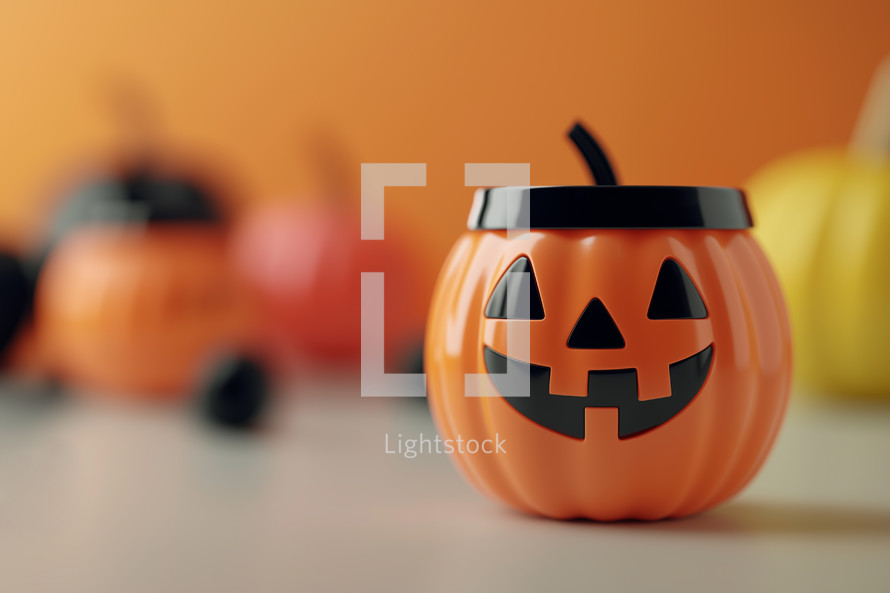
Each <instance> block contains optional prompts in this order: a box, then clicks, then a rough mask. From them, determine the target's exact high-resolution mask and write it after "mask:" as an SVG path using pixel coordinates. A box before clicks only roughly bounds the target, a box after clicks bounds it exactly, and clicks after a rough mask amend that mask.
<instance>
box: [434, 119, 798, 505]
mask: <svg viewBox="0 0 890 593" xmlns="http://www.w3.org/2000/svg"><path fill="white" fill-rule="evenodd" d="M580 130H581V129H580V128H577V127H576V129H575V130H574V135H575V137H579V138H580V137H585V135H584V134H582V133H579V131H580ZM586 138H587V141H586V143H580V144H579V145H580V146H582V149H583V150H584V151H585V153H586V156H587V158H588V162H589V163H591V165H592V167H591V169H592V170H593V171H594V176H595V178H596V179H598V180H600V181H604V180H605V181H606V183H607V184H608V185H599V186H584V187H545V188H495V189H491V190H480V191H479V192H477V194H476V199H475V204H474V207H473V213H474V214H473V215H472V216H471V223H470V230H469V231H468V232H467V233H466V234H464V236H463V237H461V238H460V239H459V240H458V242H457V244H456V245H455V247H454V249H453V250H452V252H451V254H450V256H449V257H448V259H447V261H446V263H445V264H444V267H443V270H442V273H441V276H440V278H439V282H438V285H437V288H436V293H435V297H434V300H433V304H432V310H431V314H430V319H429V324H428V327H427V341H426V361H425V362H426V369H427V373H428V391H429V398H430V406H431V410H432V412H433V415H434V418H435V421H436V424H437V427H438V428H439V431H440V434H441V436H442V438H445V439H453V440H457V439H458V438H460V439H461V440H462V441H468V440H470V441H472V440H475V441H477V442H481V441H483V440H484V439H500V440H502V441H503V449H504V451H505V452H500V453H495V454H483V453H481V452H477V453H475V454H473V453H470V452H465V453H463V454H461V453H456V454H455V455H454V456H453V458H454V460H455V462H456V463H457V465H458V467H459V468H460V470H462V472H463V474H464V475H465V476H466V477H467V479H468V480H469V481H470V482H471V483H472V484H473V485H475V486H476V487H477V488H479V489H480V490H481V491H482V492H484V493H485V494H487V495H489V496H491V497H493V498H495V499H498V500H500V501H502V502H505V503H507V504H509V505H511V506H513V507H515V508H517V509H521V510H523V511H527V512H530V513H537V514H541V515H545V516H548V517H555V518H575V517H586V518H591V519H597V520H617V519H628V518H633V519H660V518H664V517H678V516H683V515H689V514H691V513H696V512H699V511H701V510H704V509H707V508H709V507H711V506H713V505H715V504H718V503H719V502H721V501H723V500H726V499H727V498H729V497H730V496H732V495H733V494H735V493H736V492H737V491H738V490H739V489H740V488H742V487H743V486H744V485H745V484H746V483H747V482H748V481H749V480H750V479H751V478H752V477H753V476H754V474H755V473H756V471H757V469H758V468H759V467H760V465H761V464H762V463H763V461H764V458H765V457H766V455H767V452H768V451H769V449H770V447H771V445H772V443H773V440H774V438H775V436H776V433H777V431H778V428H779V425H780V423H781V420H782V417H783V414H784V410H785V407H786V401H787V397H788V394H789V389H790V365H791V343H790V337H789V328H788V322H787V319H786V314H785V309H784V305H783V300H782V295H781V292H780V290H779V287H778V284H777V282H776V279H775V277H774V276H773V273H772V271H771V269H770V266H769V264H768V263H767V260H766V258H765V257H764V255H763V254H762V253H761V251H760V249H759V247H758V246H757V244H756V242H755V241H754V239H753V238H752V236H751V234H750V232H749V231H748V227H749V226H750V218H749V216H748V212H747V208H746V205H745V201H744V196H743V195H742V194H741V193H740V192H738V191H736V190H730V189H725V188H684V187H679V188H677V187H634V186H617V185H612V184H614V183H615V182H614V176H613V174H612V173H611V168H610V167H609V165H608V161H606V160H605V157H604V155H603V154H602V152H601V151H599V150H598V149H597V148H596V145H595V142H594V141H593V139H592V138H590V137H589V136H586ZM576 142H577V141H576ZM509 212H526V213H528V214H529V227H530V230H529V231H528V232H526V233H523V234H521V235H519V236H515V237H512V238H508V237H507V235H506V233H505V232H504V229H506V228H514V226H515V224H514V223H515V221H514V220H512V219H511V218H510V217H509V216H508V213H509ZM517 272H525V273H527V276H525V278H528V280H523V278H524V276H523V275H522V274H517ZM523 282H525V284H523ZM511 286H512V288H511ZM522 286H524V287H525V289H526V290H528V294H529V295H530V302H528V303H527V304H526V306H525V307H521V306H519V305H517V303H518V302H519V300H517V298H515V297H513V298H511V297H509V296H507V294H508V293H509V291H511V290H517V288H520V287H522ZM514 294H517V293H514ZM522 319H528V320H530V321H527V323H529V324H530V352H529V356H530V360H517V359H515V358H511V357H509V356H508V355H507V354H506V352H507V340H506V332H507V327H508V326H509V324H511V323H520V322H522V321H520V320H522ZM508 370H509V371H510V372H516V373H521V374H524V375H526V376H527V377H528V380H529V382H530V387H531V389H530V395H529V394H521V393H518V394H517V393H515V392H512V391H511V389H512V386H511V385H510V382H509V381H508V380H507V379H506V377H509V376H510V375H508V374H507V375H505V374H503V373H504V372H505V371H508ZM467 374H483V375H487V377H485V378H484V379H483V380H482V382H481V387H482V389H483V391H484V393H483V394H482V395H485V396H487V397H466V396H465V375H467ZM523 395H525V397H523Z"/></svg>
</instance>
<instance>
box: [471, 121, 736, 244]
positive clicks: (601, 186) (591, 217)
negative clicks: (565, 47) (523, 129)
mask: <svg viewBox="0 0 890 593" xmlns="http://www.w3.org/2000/svg"><path fill="white" fill-rule="evenodd" d="M569 137H570V138H571V139H572V141H573V142H574V143H575V145H576V146H577V147H578V149H579V150H580V151H581V154H582V156H583V157H584V159H585V160H586V161H587V165H588V167H589V168H590V172H591V174H592V176H593V181H594V183H595V184H596V185H579V186H549V187H496V188H491V189H480V190H478V191H477V192H476V196H475V199H474V201H473V207H472V209H471V211H470V218H469V221H468V223H467V226H468V227H469V228H470V230H506V229H523V228H529V229H746V228H750V227H751V226H753V221H752V219H751V213H750V212H749V210H748V203H747V200H746V199H745V194H744V193H743V192H742V191H741V190H738V189H732V188H728V187H690V186H660V185H618V181H617V177H616V175H615V173H614V171H613V169H612V166H611V164H610V163H609V160H608V158H607V157H606V155H605V152H604V151H603V150H602V148H601V147H600V145H599V143H597V141H596V140H595V139H594V137H593V135H591V134H590V133H589V132H588V131H587V130H586V129H584V127H583V126H582V125H581V124H575V126H574V127H573V128H572V130H571V131H570V132H569Z"/></svg>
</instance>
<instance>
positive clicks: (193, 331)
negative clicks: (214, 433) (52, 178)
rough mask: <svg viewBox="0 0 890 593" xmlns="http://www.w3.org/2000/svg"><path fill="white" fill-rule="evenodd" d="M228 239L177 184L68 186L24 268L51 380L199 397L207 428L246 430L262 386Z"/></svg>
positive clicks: (205, 199)
mask: <svg viewBox="0 0 890 593" xmlns="http://www.w3.org/2000/svg"><path fill="white" fill-rule="evenodd" d="M230 235H231V233H230V230H229V226H228V224H226V221H225V220H224V219H223V217H222V215H221V213H220V211H219V209H218V204H217V203H216V202H215V200H214V198H212V197H211V195H210V194H209V193H208V192H206V191H205V190H204V189H203V187H202V186H201V185H198V184H196V183H195V182H194V181H193V180H191V179H189V178H186V177H180V176H171V175H169V174H167V173H165V172H163V171H160V170H157V169H151V168H145V167H137V168H135V169H131V170H125V171H123V172H116V173H112V174H109V175H106V176H103V177H98V178H93V179H90V180H89V181H88V182H86V183H84V184H81V185H79V186H78V187H76V188H75V190H74V191H73V192H72V195H71V197H70V198H69V200H68V202H67V203H66V204H65V205H64V207H63V209H62V211H61V214H60V215H59V217H58V218H57V219H56V224H55V225H54V226H53V228H52V229H51V233H50V235H49V240H48V241H47V246H46V247H45V248H44V249H43V250H41V252H40V253H39V254H38V257H37V258H36V259H35V261H36V265H34V266H33V269H34V270H35V273H36V278H37V282H36V295H35V305H34V317H35V324H36V329H37V334H38V338H39V340H38V341H39V344H40V346H41V349H42V352H43V355H44V358H45V359H46V364H47V365H48V367H49V371H50V372H51V373H52V374H53V375H54V376H57V377H58V378H60V379H62V380H63V381H65V382H66V383H70V384H73V385H75V386H78V387H82V388H86V390H87V391H88V392H91V393H96V392H100V393H103V394H107V395H111V396H114V397H129V396H135V397H139V398H148V399H170V398H182V397H185V396H188V395H190V394H193V393H196V392H198V395H199V396H200V398H201V403H202V406H203V411H204V413H205V414H206V415H207V416H208V417H209V418H210V419H211V420H213V421H215V422H217V423H220V424H224V425H227V426H238V427H243V426H249V425H251V424H253V423H255V422H256V421H257V420H258V418H259V417H260V413H261V411H262V409H263V407H264V405H265V402H266V395H267V383H266V379H265V376H264V374H263V371H262V366H261V365H260V364H259V362H258V361H257V359H256V358H255V357H256V356H257V354H258V353H259V351H258V348H257V346H258V345H257V344H256V341H255V339H254V336H255V334H256V331H255V329H254V327H255V325H256V323H255V320H254V311H255V304H254V302H253V299H252V298H251V294H250V291H249V287H248V285H247V284H246V282H244V281H243V279H242V278H240V277H239V276H238V274H237V271H236V266H235V265H234V258H233V257H232V254H231V240H230Z"/></svg>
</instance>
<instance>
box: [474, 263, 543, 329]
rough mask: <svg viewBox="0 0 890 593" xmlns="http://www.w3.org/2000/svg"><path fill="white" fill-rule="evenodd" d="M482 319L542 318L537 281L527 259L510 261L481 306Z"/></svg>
mask: <svg viewBox="0 0 890 593" xmlns="http://www.w3.org/2000/svg"><path fill="white" fill-rule="evenodd" d="M523 272H525V273H523ZM529 282H531V286H529V284H528V283H529ZM485 316H486V317H488V318H489V319H544V305H543V303H542V302H541V292H540V291H539V290H538V281H537V280H535V272H534V270H532V264H531V262H530V261H528V258H527V257H520V258H519V259H517V260H516V261H515V262H513V265H511V266H510V268H509V269H508V270H507V271H506V273H505V274H504V275H503V277H502V278H501V279H500V280H499V281H498V284H497V286H495V287H494V291H492V293H491V297H489V299H488V305H486V307H485Z"/></svg>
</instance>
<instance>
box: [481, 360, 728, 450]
mask: <svg viewBox="0 0 890 593" xmlns="http://www.w3.org/2000/svg"><path fill="white" fill-rule="evenodd" d="M713 350H714V345H713V344H711V345H709V346H707V347H706V348H704V349H703V350H701V351H700V352H698V353H697V354H693V355H692V356H690V357H689V358H684V359H683V360H680V361H677V362H674V363H671V365H670V375H671V395H670V397H663V398H659V399H652V400H646V401H640V399H639V391H638V389H637V371H636V369H617V370H599V371H588V373H587V395H586V396H583V397H579V396H572V395H559V394H556V393H550V367H548V366H543V365H537V364H531V363H528V362H523V361H521V360H516V359H514V358H510V357H507V356H504V355H503V354H501V353H499V352H497V351H495V350H492V349H491V348H489V347H488V346H485V347H484V355H485V368H486V370H487V372H488V374H489V376H490V377H491V380H492V382H493V383H494V385H495V387H496V388H497V390H498V392H499V393H500V394H501V396H502V397H503V398H504V399H505V400H506V401H507V403H508V404H510V405H511V406H512V407H513V409H515V410H516V411H517V412H519V413H520V414H522V415H523V416H525V417H526V418H528V419H529V420H531V421H532V422H534V423H536V424H539V425H541V426H543V427H545V428H549V429H550V430H553V431H555V432H558V433H559V434H562V435H565V436H567V437H571V438H574V439H583V438H584V427H585V417H584V416H585V415H584V408H618V438H620V439H626V438H629V437H633V436H636V435H639V434H642V433H644V432H646V431H647V430H651V429H653V428H656V427H658V426H661V425H662V424H664V423H665V422H667V421H668V420H670V419H671V418H673V417H674V416H676V415H677V414H679V413H680V412H681V411H682V410H683V408H685V407H686V406H687V405H689V402H691V401H692V400H693V399H694V398H695V396H696V395H698V393H699V392H700V391H701V388H702V386H703V385H704V384H705V380H706V379H707V378H708V373H709V372H710V370H711V359H712V355H713ZM508 369H509V374H507V372H508ZM520 373H521V374H522V375H521V376H523V377H524V376H525V375H526V374H527V375H528V376H529V381H530V386H531V394H530V396H529V397H514V396H509V395H504V394H508V393H520V392H521V388H520V387H519V386H518V385H515V384H514V385H511V382H512V383H515V381H511V379H508V377H510V378H512V377H515V376H517V375H519V374H520Z"/></svg>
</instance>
